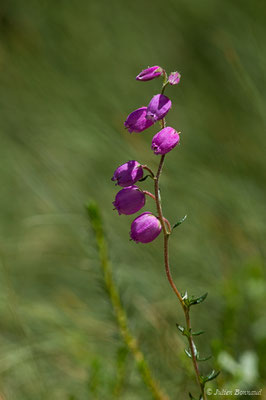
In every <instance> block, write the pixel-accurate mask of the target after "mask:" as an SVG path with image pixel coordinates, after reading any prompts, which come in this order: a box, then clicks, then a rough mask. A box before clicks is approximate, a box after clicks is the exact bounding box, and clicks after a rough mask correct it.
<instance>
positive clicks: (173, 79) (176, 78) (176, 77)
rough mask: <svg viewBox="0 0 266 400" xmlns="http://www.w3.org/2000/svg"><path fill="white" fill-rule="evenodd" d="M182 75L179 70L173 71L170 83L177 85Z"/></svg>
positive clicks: (169, 79)
mask: <svg viewBox="0 0 266 400" xmlns="http://www.w3.org/2000/svg"><path fill="white" fill-rule="evenodd" d="M180 78H181V75H180V73H179V72H171V74H170V75H169V78H168V82H169V83H170V85H177V84H178V83H179V81H180Z"/></svg>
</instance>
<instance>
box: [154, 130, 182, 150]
mask: <svg viewBox="0 0 266 400" xmlns="http://www.w3.org/2000/svg"><path fill="white" fill-rule="evenodd" d="M179 140H180V137H179V134H178V132H176V131H175V130H174V128H171V127H170V126H167V127H166V128H163V129H162V130H161V131H159V132H158V133H156V135H155V136H153V139H152V144H151V148H152V150H153V151H154V154H166V153H168V152H169V151H171V150H172V149H173V148H174V147H175V146H176V145H177V144H178V143H179Z"/></svg>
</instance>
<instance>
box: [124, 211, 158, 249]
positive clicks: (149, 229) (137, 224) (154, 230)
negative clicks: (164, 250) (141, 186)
mask: <svg viewBox="0 0 266 400" xmlns="http://www.w3.org/2000/svg"><path fill="white" fill-rule="evenodd" d="M161 230H162V225H161V223H160V221H159V219H158V218H157V217H155V215H153V214H152V213H151V212H144V213H143V214H140V215H139V216H138V217H137V218H135V219H134V221H133V222H132V224H131V231H130V237H131V239H132V240H134V241H135V242H137V243H138V242H141V243H149V242H152V241H153V240H154V239H156V238H157V236H158V235H159V234H160V232H161Z"/></svg>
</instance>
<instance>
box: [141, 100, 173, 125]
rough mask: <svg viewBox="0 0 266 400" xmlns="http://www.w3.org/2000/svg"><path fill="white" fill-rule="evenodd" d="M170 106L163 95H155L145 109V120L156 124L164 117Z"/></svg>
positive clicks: (169, 102) (169, 101)
mask: <svg viewBox="0 0 266 400" xmlns="http://www.w3.org/2000/svg"><path fill="white" fill-rule="evenodd" d="M171 106H172V102H171V100H170V99H168V97H166V96H164V95H163V94H156V95H155V96H153V98H152V99H151V101H150V103H149V105H148V107H147V119H148V120H149V121H152V122H156V121H158V120H160V119H162V118H164V117H165V116H166V114H167V113H168V111H169V110H170V108H171Z"/></svg>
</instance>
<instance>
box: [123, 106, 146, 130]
mask: <svg viewBox="0 0 266 400" xmlns="http://www.w3.org/2000/svg"><path fill="white" fill-rule="evenodd" d="M146 116H147V107H141V108H138V109H137V110H135V111H133V112H132V113H131V114H129V116H128V117H127V119H126V121H125V123H124V125H125V127H126V128H127V129H128V132H129V133H132V132H137V133H138V132H142V131H144V130H145V129H148V128H149V127H150V126H152V125H153V121H150V120H148V119H147V118H146Z"/></svg>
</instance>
